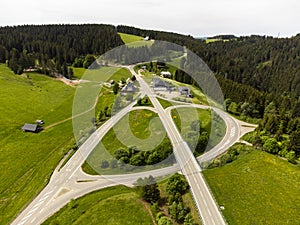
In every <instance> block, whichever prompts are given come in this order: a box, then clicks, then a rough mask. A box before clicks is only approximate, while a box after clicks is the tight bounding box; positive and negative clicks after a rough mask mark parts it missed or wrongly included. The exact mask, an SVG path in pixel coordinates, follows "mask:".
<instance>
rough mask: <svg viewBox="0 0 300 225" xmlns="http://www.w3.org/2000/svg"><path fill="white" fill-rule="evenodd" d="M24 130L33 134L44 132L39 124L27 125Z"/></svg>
mask: <svg viewBox="0 0 300 225" xmlns="http://www.w3.org/2000/svg"><path fill="white" fill-rule="evenodd" d="M22 130H23V131H24V132H32V133H38V132H40V131H41V130H42V127H40V126H39V125H37V124H29V123H26V124H25V125H24V126H23V127H22Z"/></svg>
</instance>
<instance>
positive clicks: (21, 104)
mask: <svg viewBox="0 0 300 225" xmlns="http://www.w3.org/2000/svg"><path fill="white" fill-rule="evenodd" d="M27 75H28V76H17V75H14V74H13V73H12V72H11V71H10V70H9V69H8V68H7V67H6V66H5V65H0V90H1V91H0V99H1V104H0V124H1V128H2V129H1V131H0V146H1V148H0V154H1V158H0V169H1V174H0V210H1V214H0V224H7V223H9V221H11V220H12V219H13V217H14V216H16V215H17V213H18V212H19V211H20V210H21V209H22V208H23V207H24V206H25V205H26V204H27V203H28V202H29V201H30V200H31V199H32V198H33V197H34V196H35V195H36V194H38V192H39V191H40V190H41V189H42V188H43V186H44V185H45V184H46V183H47V180H48V178H49V177H50V175H51V173H52V171H53V169H54V168H55V167H56V165H57V164H58V162H59V161H60V160H61V159H62V157H63V155H64V154H65V153H66V152H67V151H68V150H69V149H70V148H71V146H72V145H73V143H74V140H73V132H72V124H71V121H67V122H65V123H62V124H60V125H58V126H56V127H53V128H50V129H47V130H44V131H43V132H41V133H39V134H32V133H24V132H22V130H21V127H22V126H23V125H24V123H34V122H35V120H37V119H43V120H44V121H45V126H48V125H50V124H52V123H54V122H57V121H60V120H62V119H66V118H69V117H70V116H71V115H72V100H73V95H74V91H75V89H74V88H72V87H69V86H66V85H65V84H63V83H62V82H60V81H56V80H54V79H52V78H49V77H46V76H44V75H40V74H36V73H29V74H27Z"/></svg>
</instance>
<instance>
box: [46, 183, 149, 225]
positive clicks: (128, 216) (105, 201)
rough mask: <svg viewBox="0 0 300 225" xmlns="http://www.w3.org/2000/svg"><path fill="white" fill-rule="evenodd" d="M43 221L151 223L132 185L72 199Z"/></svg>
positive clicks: (48, 222)
mask: <svg viewBox="0 0 300 225" xmlns="http://www.w3.org/2000/svg"><path fill="white" fill-rule="evenodd" d="M43 224H44V225H46V224H65V225H67V224H70V225H71V224H99V225H101V224H103V225H118V224H120V225H121V224H122V225H123V224H125V225H136V224H145V225H147V224H153V222H152V219H151V216H150V214H149V211H148V210H147V208H146V207H145V205H144V204H143V202H142V201H141V200H140V199H139V197H138V196H137V194H136V193H135V191H134V190H133V189H130V188H127V187H124V186H116V187H111V188H106V189H103V190H101V191H97V192H93V193H91V194H88V195H86V196H84V197H81V198H79V199H76V200H72V201H71V202H70V203H69V204H68V205H66V206H65V207H63V208H62V209H61V210H60V211H58V212H57V213H55V214H54V215H53V216H51V217H50V218H49V219H47V220H46V221H45V222H44V223H43Z"/></svg>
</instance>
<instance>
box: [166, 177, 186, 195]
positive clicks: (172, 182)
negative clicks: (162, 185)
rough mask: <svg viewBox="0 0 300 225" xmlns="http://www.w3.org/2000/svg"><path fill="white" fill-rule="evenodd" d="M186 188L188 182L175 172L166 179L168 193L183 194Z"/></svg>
mask: <svg viewBox="0 0 300 225" xmlns="http://www.w3.org/2000/svg"><path fill="white" fill-rule="evenodd" d="M187 189H188V183H187V181H186V180H185V179H184V178H183V177H182V176H181V175H180V174H178V173H176V174H174V175H173V176H171V177H170V178H169V179H168V183H167V188H166V190H167V192H168V193H169V194H171V195H175V194H176V193H180V194H184V193H185V192H186V190H187Z"/></svg>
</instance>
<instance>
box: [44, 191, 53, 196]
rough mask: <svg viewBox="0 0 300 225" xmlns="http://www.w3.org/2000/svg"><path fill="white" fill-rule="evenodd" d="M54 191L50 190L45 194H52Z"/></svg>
mask: <svg viewBox="0 0 300 225" xmlns="http://www.w3.org/2000/svg"><path fill="white" fill-rule="evenodd" d="M52 192H53V190H51V191H48V192H47V193H46V194H44V196H46V195H49V194H51V193H52Z"/></svg>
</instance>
